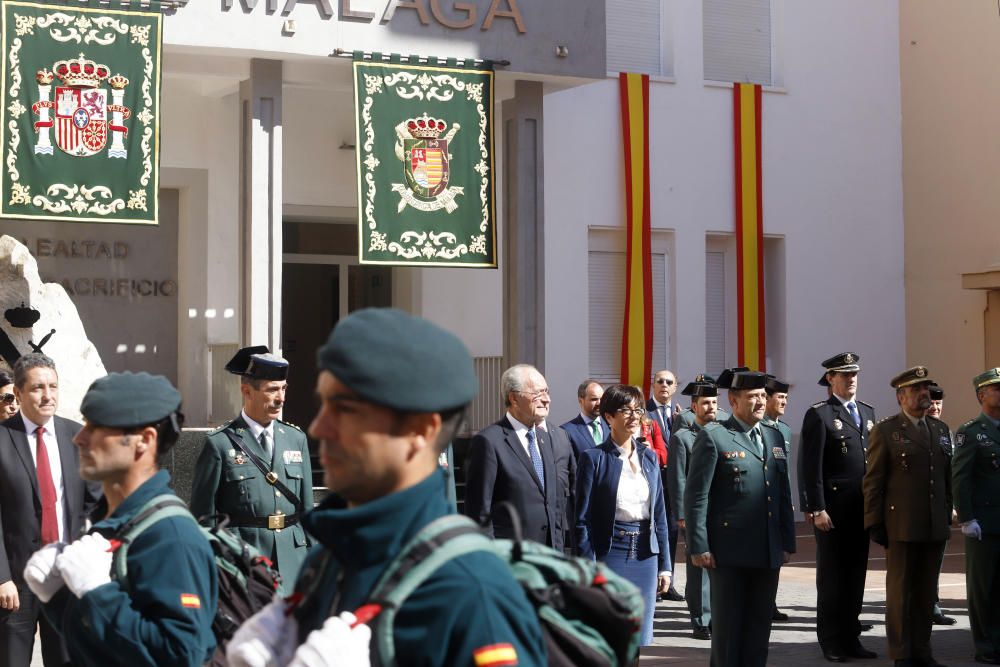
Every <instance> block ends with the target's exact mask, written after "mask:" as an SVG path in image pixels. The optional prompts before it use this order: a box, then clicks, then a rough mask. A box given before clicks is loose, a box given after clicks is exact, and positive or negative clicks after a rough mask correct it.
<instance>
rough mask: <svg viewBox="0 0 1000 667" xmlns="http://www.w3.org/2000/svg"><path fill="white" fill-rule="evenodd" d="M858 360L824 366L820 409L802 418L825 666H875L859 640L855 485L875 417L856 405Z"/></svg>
mask: <svg viewBox="0 0 1000 667" xmlns="http://www.w3.org/2000/svg"><path fill="white" fill-rule="evenodd" d="M860 359H861V358H860V357H859V356H858V355H857V354H854V353H853V352H844V353H842V354H838V355H836V356H833V357H830V358H829V359H827V360H826V361H824V362H823V364H822V365H823V368H824V371H823V376H822V377H821V378H820V380H819V384H820V385H823V386H825V387H828V388H829V389H830V397H829V399H827V400H826V401H823V402H820V403H816V404H815V405H813V406H812V407H811V408H809V409H808V410H806V414H805V417H804V418H803V420H802V436H801V442H800V445H799V455H800V457H801V462H802V467H801V470H800V472H801V477H800V478H799V487H800V488H799V491H800V493H799V497H800V499H801V500H802V503H803V505H802V510H803V511H804V512H806V515H807V517H808V516H810V515H811V517H812V522H813V532H814V534H815V536H816V635H817V637H818V638H819V645H820V648H821V649H822V651H823V656H824V657H825V658H826V659H827V660H829V661H831V662H846V661H847V659H848V658H875V657H876V654H875V652H873V651H869V650H868V649H866V648H865V647H864V646H862V645H861V642H860V641H858V635H860V634H861V631H862V627H861V622H860V621H859V620H858V617H859V616H860V615H861V602H862V598H863V597H864V592H865V577H866V576H867V573H868V533H867V532H866V531H865V525H864V499H863V496H862V494H861V480H862V479H863V478H864V474H865V457H866V455H867V451H868V437H869V433H870V432H871V429H872V428H873V427H874V426H875V409H874V408H873V407H872V406H871V405H869V404H868V403H865V402H864V401H859V400H858V399H857V392H858V371H860V370H861V366H859V365H858V361H860Z"/></svg>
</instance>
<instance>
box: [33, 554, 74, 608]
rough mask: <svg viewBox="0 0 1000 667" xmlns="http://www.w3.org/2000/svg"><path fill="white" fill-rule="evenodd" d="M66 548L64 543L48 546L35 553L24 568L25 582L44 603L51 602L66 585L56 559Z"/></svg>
mask: <svg viewBox="0 0 1000 667" xmlns="http://www.w3.org/2000/svg"><path fill="white" fill-rule="evenodd" d="M65 546H66V545H65V543H63V542H53V543H52V544H47V545H45V546H44V547H42V548H41V549H39V550H38V551H36V552H35V553H33V554H32V555H31V558H29V559H28V564H27V565H25V566H24V581H25V582H26V583H27V584H28V588H30V589H31V592H32V593H34V594H35V595H36V596H37V597H38V599H39V600H41V601H42V602H48V601H49V600H51V599H52V596H54V595H55V594H56V593H58V592H59V589H60V588H62V587H63V586H64V585H65V582H63V579H62V576H61V575H60V574H59V569H58V568H57V567H56V557H57V556H58V555H59V553H60V552H61V551H62V550H63V548H64V547H65Z"/></svg>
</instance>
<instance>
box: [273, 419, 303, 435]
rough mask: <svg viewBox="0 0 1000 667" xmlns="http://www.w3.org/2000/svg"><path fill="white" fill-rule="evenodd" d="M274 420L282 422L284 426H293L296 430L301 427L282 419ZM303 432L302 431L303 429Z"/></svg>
mask: <svg viewBox="0 0 1000 667" xmlns="http://www.w3.org/2000/svg"><path fill="white" fill-rule="evenodd" d="M274 421H276V422H281V423H282V424H284V425H285V426H291V427H292V428H294V429H295V430H296V431H302V428H301V427H299V426H296V425H295V424H293V423H292V422H286V421H285V420H284V419H275V420H274ZM303 433H304V431H303Z"/></svg>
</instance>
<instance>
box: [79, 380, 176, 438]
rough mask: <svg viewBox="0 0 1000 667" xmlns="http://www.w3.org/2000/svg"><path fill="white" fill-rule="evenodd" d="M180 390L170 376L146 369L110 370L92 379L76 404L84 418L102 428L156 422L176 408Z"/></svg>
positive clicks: (172, 412)
mask: <svg viewBox="0 0 1000 667" xmlns="http://www.w3.org/2000/svg"><path fill="white" fill-rule="evenodd" d="M180 407H181V394H180V392H179V391H177V390H176V389H175V388H174V386H173V385H172V384H170V380H168V379H167V378H165V377H163V376H162V375H150V374H149V373H130V372H128V371H126V372H124V373H110V374H109V375H106V376H104V377H102V378H99V379H97V380H94V382H93V384H91V385H90V388H89V389H88V390H87V394H86V395H85V396H84V397H83V402H82V403H81V404H80V412H81V413H82V414H83V416H84V417H85V418H86V419H87V421H88V422H89V423H91V424H94V425H96V426H104V427H106V428H123V429H128V428H135V427H137V426H146V425H148V424H156V423H157V422H160V421H162V420H164V419H166V418H167V417H169V416H170V415H172V414H174V413H175V412H177V411H178V410H179V409H180Z"/></svg>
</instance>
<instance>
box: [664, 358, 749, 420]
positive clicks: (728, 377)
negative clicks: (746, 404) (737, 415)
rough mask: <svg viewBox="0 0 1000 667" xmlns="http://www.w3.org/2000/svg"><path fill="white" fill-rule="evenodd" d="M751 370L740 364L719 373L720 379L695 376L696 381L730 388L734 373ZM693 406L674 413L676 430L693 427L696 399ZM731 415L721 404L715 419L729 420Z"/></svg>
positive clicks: (708, 376)
mask: <svg viewBox="0 0 1000 667" xmlns="http://www.w3.org/2000/svg"><path fill="white" fill-rule="evenodd" d="M749 370H750V369H749V368H747V367H746V366H738V367H735V368H726V369H724V370H723V371H722V372H721V373H719V379H718V380H714V379H712V376H710V375H699V376H698V377H696V378H695V382H701V381H705V382H711V383H712V384H714V385H715V386H716V388H718V389H728V388H729V384H730V383H731V382H732V381H733V374H734V373H745V372H746V371H749ZM699 378H701V379H700V380H699ZM691 407H692V409H691V410H685V411H683V412H678V413H677V414H676V415H674V430H678V429H682V428H691V425H692V424H694V422H695V418H694V399H692V400H691ZM729 417H730V415H729V413H728V412H726V411H725V410H724V409H723V408H722V406H719V407H718V409H717V411H716V413H715V421H717V422H726V421H729Z"/></svg>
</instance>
